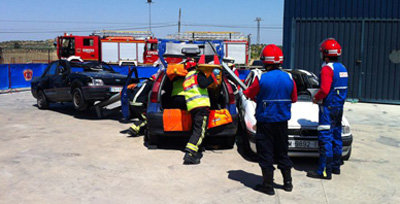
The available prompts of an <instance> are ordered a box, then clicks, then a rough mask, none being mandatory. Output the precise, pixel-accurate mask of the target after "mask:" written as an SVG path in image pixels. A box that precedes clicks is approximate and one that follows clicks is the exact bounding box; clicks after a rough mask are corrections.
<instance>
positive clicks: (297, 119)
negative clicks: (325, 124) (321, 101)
mask: <svg viewBox="0 0 400 204" xmlns="http://www.w3.org/2000/svg"><path fill="white" fill-rule="evenodd" d="M318 111H319V110H318V105H317V104H314V103H312V102H305V101H299V102H296V103H293V104H292V110H291V112H292V117H291V118H290V120H289V124H288V126H289V129H299V128H307V129H317V126H318Z"/></svg>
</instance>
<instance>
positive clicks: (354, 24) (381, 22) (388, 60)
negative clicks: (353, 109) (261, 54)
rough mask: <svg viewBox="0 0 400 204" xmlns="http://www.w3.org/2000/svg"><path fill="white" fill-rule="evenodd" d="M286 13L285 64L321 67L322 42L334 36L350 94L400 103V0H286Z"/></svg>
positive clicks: (287, 65)
mask: <svg viewBox="0 0 400 204" xmlns="http://www.w3.org/2000/svg"><path fill="white" fill-rule="evenodd" d="M327 5H328V6H327ZM324 8H325V9H324ZM326 8H331V9H326ZM332 8H333V9H332ZM284 18H285V19H284V41H283V47H284V55H285V64H284V67H286V68H302V69H306V70H310V71H313V72H314V73H319V70H320V64H321V60H320V54H319V43H320V42H321V41H322V40H323V39H326V38H328V37H334V38H336V39H337V40H338V41H339V42H340V44H341V45H342V48H343V55H342V57H341V61H342V62H343V64H345V65H346V67H347V68H348V71H349V74H350V78H349V80H350V88H349V97H350V98H358V99H360V100H361V101H371V102H384V103H400V39H399V38H400V20H399V19H400V1H391V0H381V1H377V0H369V1H355V0H353V1H350V0H344V1H342V0H335V1H332V0H330V1H328V0H286V1H285V17H284Z"/></svg>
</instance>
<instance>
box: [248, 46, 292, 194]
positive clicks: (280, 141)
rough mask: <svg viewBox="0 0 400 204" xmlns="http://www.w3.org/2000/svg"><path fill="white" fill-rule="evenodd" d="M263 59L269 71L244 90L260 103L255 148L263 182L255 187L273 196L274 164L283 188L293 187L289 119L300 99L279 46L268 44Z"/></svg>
mask: <svg viewBox="0 0 400 204" xmlns="http://www.w3.org/2000/svg"><path fill="white" fill-rule="evenodd" d="M260 58H261V60H262V61H263V63H264V67H265V68H266V69H267V72H266V73H264V74H262V76H261V79H260V80H258V79H256V80H255V81H254V82H253V84H252V85H251V86H250V87H249V88H248V89H246V90H245V91H244V92H243V93H244V94H245V95H246V96H247V97H249V98H251V99H255V100H256V102H257V108H256V119H257V133H256V147H257V154H258V156H259V164H260V167H261V170H262V175H263V183H262V184H259V185H257V186H256V190H258V191H261V192H263V193H266V194H268V195H274V194H275V191H274V188H273V177H274V170H275V168H274V166H273V164H274V163H277V164H278V168H279V169H280V170H281V173H282V176H283V182H284V186H283V188H284V190H285V191H292V189H293V185H292V176H291V168H292V166H293V163H292V161H291V160H290V158H289V156H288V120H289V119H290V117H291V112H290V109H291V105H292V103H294V102H296V101H297V88H296V83H295V82H294V80H293V79H292V77H291V75H290V74H289V73H287V72H285V71H283V70H282V69H281V64H282V62H283V53H282V50H281V49H280V48H279V47H277V46H276V45H272V44H271V45H267V46H266V47H265V48H264V49H263V51H262V53H261V57H260Z"/></svg>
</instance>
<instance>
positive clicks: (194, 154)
mask: <svg viewBox="0 0 400 204" xmlns="http://www.w3.org/2000/svg"><path fill="white" fill-rule="evenodd" d="M203 61H205V58H204V55H203V56H202V57H201V59H200V60H199V64H204V62H203ZM219 73H220V70H219V69H214V70H213V73H212V74H211V75H209V77H207V76H206V74H205V73H204V72H202V71H199V70H197V69H195V70H192V71H189V73H188V74H187V75H186V77H185V80H184V82H183V89H184V96H185V101H186V106H187V110H188V111H190V114H191V116H192V123H193V128H192V135H191V136H190V138H189V141H188V143H187V144H186V147H185V152H186V153H185V156H184V157H183V160H184V161H183V164H186V165H187V164H199V163H200V159H201V157H202V151H201V149H200V145H201V143H202V141H203V139H204V136H205V134H206V130H207V126H208V116H209V113H210V111H209V108H210V105H211V104H210V98H209V96H208V90H207V87H208V86H209V85H211V84H212V83H213V82H214V81H215V76H218V75H219Z"/></svg>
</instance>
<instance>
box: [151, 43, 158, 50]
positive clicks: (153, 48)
mask: <svg viewBox="0 0 400 204" xmlns="http://www.w3.org/2000/svg"><path fill="white" fill-rule="evenodd" d="M150 50H151V51H156V50H157V43H152V44H151V48H150Z"/></svg>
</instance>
